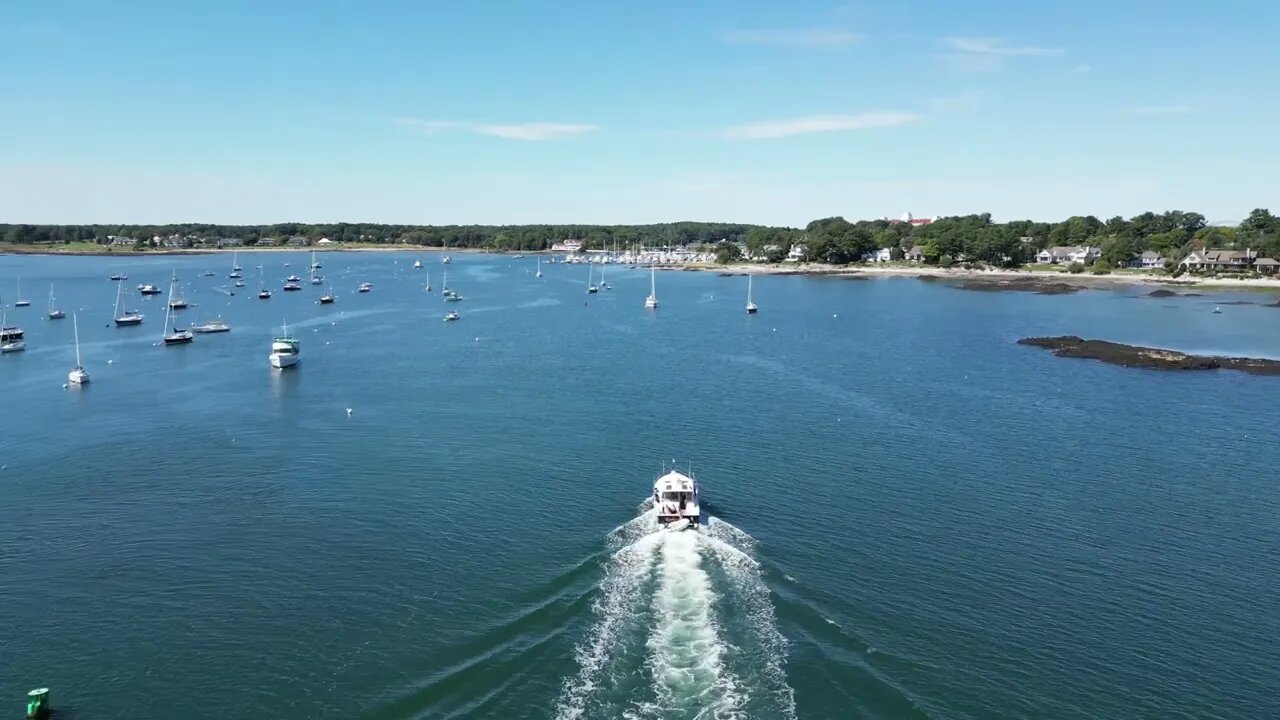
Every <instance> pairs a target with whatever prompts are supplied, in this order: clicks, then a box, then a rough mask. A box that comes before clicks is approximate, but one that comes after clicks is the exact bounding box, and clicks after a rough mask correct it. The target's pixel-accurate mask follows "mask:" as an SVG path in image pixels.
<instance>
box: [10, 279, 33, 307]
mask: <svg viewBox="0 0 1280 720" xmlns="http://www.w3.org/2000/svg"><path fill="white" fill-rule="evenodd" d="M29 305H31V301H30V300H24V299H23V297H22V278H18V299H17V300H14V301H13V306H14V307H27V306H29Z"/></svg>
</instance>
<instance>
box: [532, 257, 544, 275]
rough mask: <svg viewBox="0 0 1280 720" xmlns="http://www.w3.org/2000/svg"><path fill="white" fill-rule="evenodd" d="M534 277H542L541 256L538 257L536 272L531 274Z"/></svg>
mask: <svg viewBox="0 0 1280 720" xmlns="http://www.w3.org/2000/svg"><path fill="white" fill-rule="evenodd" d="M533 276H534V277H542V258H538V272H536V273H534V274H533Z"/></svg>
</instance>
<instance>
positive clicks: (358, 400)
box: [0, 253, 1280, 719]
mask: <svg viewBox="0 0 1280 720" xmlns="http://www.w3.org/2000/svg"><path fill="white" fill-rule="evenodd" d="M321 257H322V260H323V262H324V263H325V268H324V270H323V273H324V274H325V275H326V276H328V277H329V278H331V279H332V280H333V282H334V290H335V292H336V293H337V294H338V295H339V300H338V303H337V304H336V305H333V306H327V307H322V306H319V305H316V304H315V303H314V299H315V297H316V296H317V295H318V294H319V291H317V290H316V289H313V288H312V287H311V286H309V285H308V286H306V287H305V289H304V290H303V291H302V292H299V293H290V294H285V293H280V292H277V293H276V295H275V297H274V298H272V299H271V300H269V301H260V300H258V299H256V297H254V294H253V293H251V292H243V293H242V294H239V295H237V296H235V297H227V296H224V295H221V294H218V293H217V292H215V291H213V289H212V288H213V287H214V286H215V285H223V284H226V283H227V282H228V281H227V280H225V279H224V277H222V276H225V274H226V272H227V270H228V269H229V266H230V258H229V257H228V256H222V255H218V256H190V257H179V258H173V257H144V258H134V257H130V258H127V261H126V260H125V259H120V260H118V259H115V258H44V257H3V258H0V291H2V292H3V293H4V299H5V300H6V301H11V300H12V298H13V294H12V293H13V281H14V280H15V279H16V278H17V277H18V276H21V278H22V287H23V291H24V294H25V295H27V296H28V298H29V299H30V300H31V301H32V303H33V305H32V307H31V308H27V309H25V310H13V309H12V308H11V309H10V311H9V312H10V322H11V323H13V322H17V324H20V325H22V326H24V327H25V328H26V329H27V342H28V346H29V349H28V350H27V352H26V353H24V354H21V355H15V356H4V357H0V397H3V398H4V400H5V403H4V408H5V412H4V413H3V415H0V418H2V419H0V437H2V438H3V442H2V446H3V452H2V454H3V458H2V459H0V464H3V469H0V707H8V708H9V710H8V711H9V712H12V713H14V714H16V712H17V711H18V710H19V709H20V707H21V702H22V698H23V694H24V693H25V691H26V690H27V689H28V688H30V687H35V686H37V685H48V686H51V687H52V688H53V691H54V693H53V696H54V700H55V704H56V705H57V706H58V707H60V708H62V709H64V710H66V711H68V712H70V713H72V714H73V716H74V717H83V718H124V717H129V718H139V717H148V718H150V717H156V718H161V717H163V718H171V717H229V718H231V717H234V718H239V717H251V716H256V717H274V718H311V717H339V716H341V717H366V718H408V717H416V718H552V717H558V718H573V717H581V718H615V717H630V718H695V717H698V718H712V717H720V718H730V717H732V718H786V717H795V718H806V719H807V718H833V719H834V718H842V719H843V718H885V719H890V718H893V719H897V718H974V719H979V718H981V719H987V718H994V719H1000V718H1081V719H1083V718H1104V717H1105V718H1266V717H1280V699H1277V696H1276V693H1275V690H1276V688H1277V687H1280V669H1278V668H1280V649H1278V648H1280V627H1278V625H1280V571H1278V570H1277V561H1280V490H1278V489H1277V479H1280V472H1277V470H1276V467H1277V465H1276V448H1277V447H1280V405H1278V404H1277V403H1276V402H1275V400H1276V398H1277V396H1278V394H1280V379H1277V378H1260V377H1251V376H1248V375H1243V374H1237V373H1185V374H1162V373H1157V372H1149V371H1139V370H1128V369H1124V368H1117V367H1112V366H1108V365H1105V364H1101V363H1095V362H1090V361H1079V360H1067V359H1059V358H1055V357H1053V356H1052V355H1051V354H1049V353H1047V352H1044V351H1042V350H1038V349H1034V348H1026V347H1021V346H1018V345H1016V344H1014V341H1015V340H1017V338H1019V337H1020V336H1023V335H1031V334H1037V335H1039V334H1063V333H1071V334H1078V335H1082V336H1086V337H1096V338H1105V339H1110V340H1118V341H1125V342H1133V343H1140V344H1148V345H1156V346H1163V347H1174V348H1179V349H1185V350H1195V351H1207V352H1222V353H1231V354H1239V355H1265V356H1270V357H1280V310H1277V309H1275V308H1267V307H1262V306H1260V305H1228V306H1224V307H1223V314H1221V315H1214V314H1211V312H1210V311H1211V310H1212V308H1213V306H1214V304H1215V303H1221V302H1223V301H1225V300H1230V299H1231V298H1227V297H1212V298H1172V299H1169V298H1164V299H1149V298H1142V297H1139V295H1141V292H1142V291H1140V290H1133V289H1120V290H1114V291H1111V290H1101V291H1090V292H1085V293H1081V294H1077V295H1070V296H1037V295H1028V294H1020V293H981V292H970V291H963V290H957V289H954V288H950V287H947V286H946V285H944V284H940V283H926V282H920V281H916V280H908V279H872V280H851V279H821V278H802V277H763V278H759V279H758V281H757V282H756V284H755V289H756V299H757V301H758V302H759V303H760V305H761V313H760V315H759V316H756V317H747V316H746V315H745V314H744V313H743V312H742V306H743V304H744V301H745V291H746V288H745V285H746V280H745V278H741V277H735V278H723V277H718V276H716V275H714V274H709V273H678V272H677V273H660V274H659V278H658V291H659V296H660V297H661V300H662V307H661V308H660V309H659V310H658V311H657V312H656V313H648V312H646V311H644V310H643V309H642V302H643V298H644V295H645V294H646V292H647V289H648V281H649V278H648V275H647V274H646V273H643V272H626V271H622V270H611V271H610V273H609V278H608V280H609V282H610V283H611V284H613V286H614V289H613V290H612V291H611V292H607V293H604V294H601V295H599V296H592V297H590V298H588V296H587V295H586V294H585V293H584V288H585V285H586V271H585V268H582V267H577V266H545V267H544V271H545V272H546V277H544V278H542V279H541V280H535V279H534V278H533V277H532V274H531V271H532V269H533V260H532V259H527V260H515V259H513V258H510V257H498V256H466V257H458V258H456V259H455V262H454V263H453V265H451V266H450V278H449V279H450V285H452V286H454V287H456V288H457V289H458V290H459V291H461V292H462V293H463V294H464V295H465V296H466V300H465V301H464V302H462V303H460V304H459V305H458V306H456V307H457V309H459V310H460V312H461V313H462V319H461V320H460V321H459V322H457V323H444V322H442V319H441V318H442V315H443V313H444V311H445V309H446V306H445V304H444V303H442V302H441V300H440V297H439V293H438V289H439V283H440V280H441V278H440V269H441V268H440V265H439V264H438V263H436V262H434V257H432V256H428V255H422V256H414V255H410V254H399V253H328V254H324V255H322V256H321ZM415 257H422V259H423V260H426V261H429V262H428V263H427V264H428V270H427V271H429V272H430V275H431V281H432V284H433V285H435V286H436V290H437V292H436V293H434V294H427V293H425V292H423V290H422V287H421V285H422V282H423V280H424V275H425V271H414V270H411V269H410V268H409V264H410V262H411V261H412V259H414V258H415ZM260 261H261V262H264V263H265V264H266V277H267V278H268V280H269V282H270V284H271V285H272V286H273V287H275V288H277V289H278V288H279V286H280V283H281V281H282V280H283V278H284V276H285V275H287V274H288V273H289V272H291V271H293V272H297V273H298V274H300V275H302V274H304V273H303V270H304V268H305V265H306V262H307V258H306V256H305V255H303V254H300V253H299V254H295V255H287V254H275V253H272V254H246V255H244V256H242V257H241V264H242V265H244V266H245V268H246V272H245V274H246V279H247V282H248V284H249V285H250V287H247V288H244V289H243V290H244V291H249V290H253V289H255V288H254V287H253V286H254V285H256V271H255V270H254V269H253V268H254V266H255V265H256V264H257V263H258V262H260ZM286 261H288V262H291V263H292V268H288V269H286V268H284V267H283V266H282V264H283V263H284V262H286ZM206 268H207V269H213V270H216V271H217V272H218V273H219V276H220V277H217V278H204V277H201V276H200V275H199V273H200V271H202V270H204V269H206ZM174 269H176V270H177V272H178V274H179V276H180V277H181V278H182V279H183V281H184V283H185V285H186V295H187V296H188V298H189V299H190V300H192V301H193V302H196V303H197V304H198V307H197V308H193V309H192V310H188V311H186V312H185V314H184V315H183V322H184V323H185V322H189V321H191V320H193V319H195V318H197V317H203V318H206V319H207V318H209V317H212V316H214V315H221V316H222V317H223V318H225V319H226V320H228V321H229V322H230V323H231V324H232V325H233V327H234V329H233V330H232V332H231V333H230V334H227V335H213V336H197V338H196V341H195V343H194V344H192V345H191V346H188V347H179V348H165V347H158V346H156V344H155V343H156V340H157V339H158V338H159V335H160V332H161V319H162V317H163V299H162V298H155V299H151V300H142V299H138V298H137V296H136V293H131V297H132V301H131V303H130V304H131V305H134V306H137V307H138V309H140V310H142V311H143V312H145V313H146V315H147V318H146V321H145V322H144V324H143V325H142V326H140V327H137V328H125V329H117V328H114V327H110V326H108V324H109V322H110V318H111V312H112V304H113V302H114V293H115V284H114V283H112V282H109V281H108V280H107V275H109V274H110V273H111V272H114V271H125V272H127V273H128V275H129V279H128V280H127V281H126V287H127V288H129V289H130V290H132V289H133V288H134V286H136V285H137V284H138V283H139V282H152V283H155V284H158V285H163V284H164V283H165V282H166V281H167V278H168V276H169V274H170V272H171V271H173V270H174ZM365 280H367V281H370V282H373V283H375V285H376V287H375V289H374V291H373V292H372V293H369V294H366V295H357V294H356V293H355V292H354V290H355V286H356V285H357V284H358V283H359V282H360V281H365ZM51 281H52V282H53V283H54V284H55V290H56V293H57V297H58V299H59V304H60V305H62V306H63V307H64V308H65V309H66V310H68V311H71V310H75V311H76V312H77V313H78V314H79V320H80V332H81V342H82V348H81V349H82V354H83V356H84V363H85V365H86V367H87V368H88V369H89V371H90V372H91V373H92V376H93V382H92V384H91V385H90V386H89V387H87V388H84V389H82V390H76V389H64V388H63V387H62V384H63V383H64V382H65V376H66V373H67V371H68V370H69V369H70V368H71V367H72V365H73V364H74V353H73V348H72V344H71V319H70V318H68V319H67V320H64V321H47V320H44V319H42V317H43V306H44V303H45V298H46V294H47V292H48V286H49V283H50V282H51ZM1243 299H1245V300H1250V299H1258V298H1252V297H1245V298H1243ZM1265 301H1267V302H1269V301H1270V300H1269V299H1267V300H1265ZM584 303H585V304H584ZM285 320H287V321H288V322H289V325H290V329H291V330H292V331H293V332H295V333H296V334H297V335H299V336H300V337H301V338H302V341H303V359H302V363H301V365H299V366H298V367H297V368H295V369H294V370H291V371H287V372H278V371H273V370H272V369H271V368H270V367H269V366H268V365H267V361H266V355H267V352H268V349H269V343H270V339H271V336H272V334H273V332H275V331H276V329H277V328H278V327H279V325H280V324H281V323H282V322H283V321H285ZM347 408H350V409H351V413H350V415H348V413H347ZM672 458H678V459H679V460H680V462H681V463H682V464H683V463H690V462H691V463H692V464H693V469H694V471H695V472H696V473H697V474H698V476H699V479H700V480H701V482H702V485H703V489H704V494H705V496H706V499H707V500H708V502H709V504H710V505H711V512H712V514H713V515H714V516H715V518H716V519H715V520H713V521H712V523H711V525H710V526H709V527H708V528H707V529H706V531H705V532H703V533H701V534H700V535H696V536H695V535H694V534H684V535H675V536H663V535H654V534H650V533H649V527H648V522H649V521H648V520H647V519H646V517H645V516H643V515H640V516H639V517H638V512H639V510H638V509H637V506H638V504H639V502H640V500H642V499H643V498H644V497H645V496H646V495H647V494H648V493H649V491H650V488H651V483H652V479H653V476H654V474H655V473H656V472H658V471H659V470H660V468H661V463H662V462H663V461H670V460H671V459H672ZM3 703H10V705H9V706H4V705H3Z"/></svg>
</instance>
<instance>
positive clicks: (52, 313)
mask: <svg viewBox="0 0 1280 720" xmlns="http://www.w3.org/2000/svg"><path fill="white" fill-rule="evenodd" d="M47 314H48V316H49V319H50V320H61V319H62V318H64V317H66V316H67V314H66V313H64V312H62V311H61V310H59V309H58V304H57V303H56V302H55V301H54V299H53V283H49V309H48V311H47Z"/></svg>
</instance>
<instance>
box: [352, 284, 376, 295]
mask: <svg viewBox="0 0 1280 720" xmlns="http://www.w3.org/2000/svg"><path fill="white" fill-rule="evenodd" d="M372 289H373V283H368V282H362V283H360V286H359V287H357V288H356V292H362V293H367V292H369V291H370V290H372Z"/></svg>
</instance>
